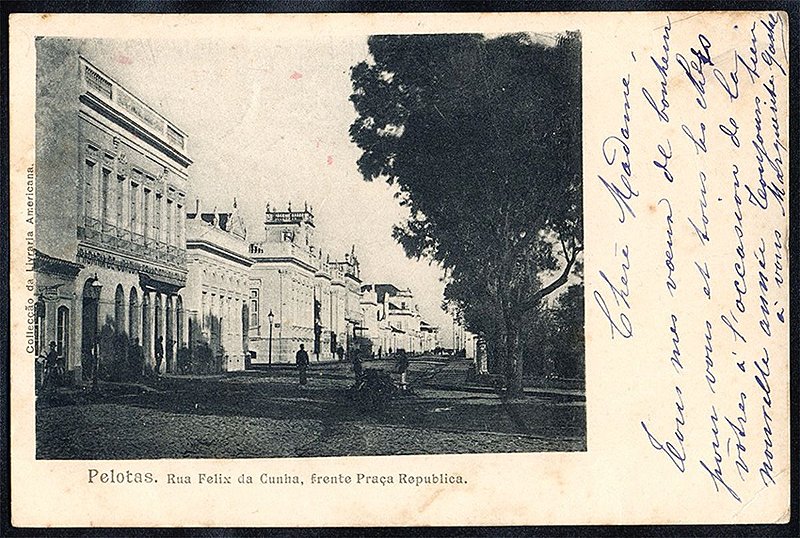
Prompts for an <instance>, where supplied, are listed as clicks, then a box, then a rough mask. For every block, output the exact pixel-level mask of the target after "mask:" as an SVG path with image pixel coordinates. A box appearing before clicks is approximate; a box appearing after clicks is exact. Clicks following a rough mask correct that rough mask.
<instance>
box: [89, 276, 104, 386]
mask: <svg viewBox="0 0 800 538" xmlns="http://www.w3.org/2000/svg"><path fill="white" fill-rule="evenodd" d="M90 280H91V281H92V284H91V286H92V288H94V293H93V295H95V294H96V295H97V307H96V308H95V313H94V315H95V324H94V335H93V337H94V342H93V345H92V352H93V353H94V375H93V376H92V392H97V390H98V386H97V382H98V379H97V377H98V374H99V373H100V342H99V340H100V330H99V327H98V324H97V314H98V312H97V311H98V309H99V306H100V290H101V289H103V285H102V284H101V283H100V279H99V278H97V273H95V274H94V276H93V277H91V278H90Z"/></svg>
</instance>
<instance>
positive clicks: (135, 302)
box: [128, 288, 139, 340]
mask: <svg viewBox="0 0 800 538" xmlns="http://www.w3.org/2000/svg"><path fill="white" fill-rule="evenodd" d="M128 336H130V338H131V340H133V339H136V338H139V292H137V291H136V288H131V293H130V298H129V300H128Z"/></svg>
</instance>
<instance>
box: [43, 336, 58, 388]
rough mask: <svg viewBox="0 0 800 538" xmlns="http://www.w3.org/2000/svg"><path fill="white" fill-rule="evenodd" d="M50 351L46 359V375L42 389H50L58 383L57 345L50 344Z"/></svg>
mask: <svg viewBox="0 0 800 538" xmlns="http://www.w3.org/2000/svg"><path fill="white" fill-rule="evenodd" d="M49 347H50V350H49V351H48V352H47V355H45V357H44V375H43V379H42V388H49V387H50V386H52V385H53V384H54V383H55V382H56V377H57V375H58V351H57V350H56V343H55V342H50V346H49Z"/></svg>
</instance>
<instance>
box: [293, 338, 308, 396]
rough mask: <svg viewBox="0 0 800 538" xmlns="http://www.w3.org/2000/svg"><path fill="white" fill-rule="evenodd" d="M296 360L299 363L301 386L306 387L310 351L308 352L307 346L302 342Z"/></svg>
mask: <svg viewBox="0 0 800 538" xmlns="http://www.w3.org/2000/svg"><path fill="white" fill-rule="evenodd" d="M294 360H295V362H296V363H297V370H298V372H299V373H300V386H301V387H305V385H306V383H308V377H307V374H306V371H307V370H308V362H309V361H308V353H306V350H305V346H304V345H303V344H300V350H299V351H298V352H297V354H295V356H294Z"/></svg>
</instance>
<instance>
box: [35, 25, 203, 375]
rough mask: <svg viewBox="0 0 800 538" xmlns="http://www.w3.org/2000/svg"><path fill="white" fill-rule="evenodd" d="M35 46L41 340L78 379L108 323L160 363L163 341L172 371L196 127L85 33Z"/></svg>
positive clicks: (182, 331)
mask: <svg viewBox="0 0 800 538" xmlns="http://www.w3.org/2000/svg"><path fill="white" fill-rule="evenodd" d="M36 47H37V83H36V99H37V101H36V163H37V168H36V171H35V175H36V183H35V184H36V202H35V245H36V250H35V253H34V255H33V258H34V260H32V266H33V270H34V273H35V281H36V283H35V287H36V292H35V293H36V296H37V307H36V315H37V319H41V323H38V324H37V326H38V328H37V335H36V340H37V341H42V342H44V341H51V340H52V341H56V342H60V347H61V349H60V353H61V354H62V356H63V357H64V361H65V364H66V366H67V368H68V370H69V371H71V372H73V373H74V374H76V377H77V378H81V377H84V378H85V377H87V376H91V375H93V373H94V372H91V373H90V372H87V370H93V369H94V368H95V367H96V366H97V365H98V359H99V358H101V357H102V356H104V354H107V352H108V351H109V350H106V349H101V347H102V346H101V342H106V341H109V340H108V339H106V340H104V339H103V338H102V335H104V334H105V335H108V334H112V335H115V336H120V337H121V336H124V337H125V338H126V339H128V340H129V341H130V343H131V344H137V343H138V344H140V345H141V346H142V350H143V353H144V356H145V360H146V362H147V364H148V365H149V367H150V368H151V369H152V367H153V366H154V364H155V361H154V357H155V349H156V345H157V344H158V342H159V341H160V342H162V343H163V346H164V358H165V359H166V364H165V367H162V370H164V369H166V370H167V371H169V370H172V369H173V368H174V357H175V351H176V348H177V346H178V345H179V343H181V342H184V341H185V338H186V318H185V316H184V311H183V298H182V296H181V290H182V289H183V287H184V286H185V284H186V277H187V266H186V250H185V228H184V218H183V215H184V213H185V201H186V192H187V189H188V187H189V175H188V168H189V166H190V165H191V162H192V161H191V159H190V158H189V156H188V153H187V136H186V134H185V133H184V132H183V131H182V130H181V129H180V128H178V127H177V126H176V125H175V124H174V123H173V122H171V121H169V120H168V119H166V118H165V117H163V116H162V115H161V114H159V113H158V112H157V111H156V110H155V109H154V108H152V107H151V106H149V105H148V104H146V103H144V102H143V101H142V100H141V99H139V98H137V97H136V96H135V95H134V94H133V93H132V92H131V91H129V90H128V89H126V88H125V87H123V86H122V85H121V84H120V83H118V82H117V81H115V80H113V79H112V78H111V77H110V76H108V75H106V74H105V73H104V72H103V71H101V70H100V69H99V68H97V67H96V66H95V65H93V64H92V63H90V62H89V60H87V59H86V58H85V57H84V56H83V55H82V54H81V46H80V42H79V41H72V40H65V39H56V38H43V39H39V40H37V42H36ZM40 314H41V315H40Z"/></svg>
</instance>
